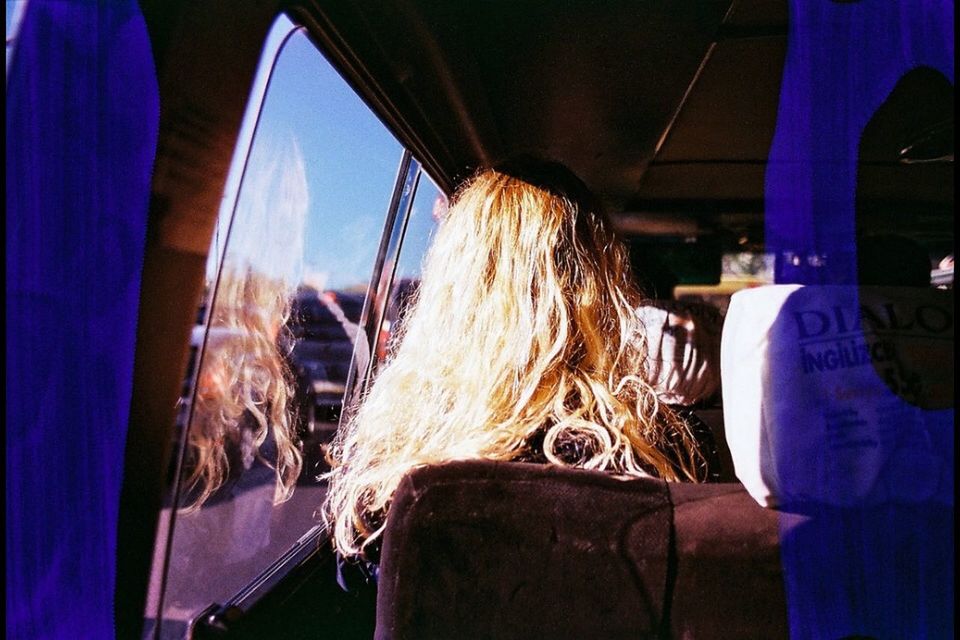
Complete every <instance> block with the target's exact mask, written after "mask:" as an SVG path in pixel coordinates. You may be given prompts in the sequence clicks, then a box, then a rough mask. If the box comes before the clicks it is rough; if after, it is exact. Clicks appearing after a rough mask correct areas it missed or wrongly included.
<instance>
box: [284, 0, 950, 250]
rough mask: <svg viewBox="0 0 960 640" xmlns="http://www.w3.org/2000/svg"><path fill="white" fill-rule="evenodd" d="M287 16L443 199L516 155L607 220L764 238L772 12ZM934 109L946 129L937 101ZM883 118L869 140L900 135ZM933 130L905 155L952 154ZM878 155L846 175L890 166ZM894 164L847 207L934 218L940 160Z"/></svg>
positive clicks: (643, 4) (436, 6) (778, 32)
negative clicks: (585, 193)
mask: <svg viewBox="0 0 960 640" xmlns="http://www.w3.org/2000/svg"><path fill="white" fill-rule="evenodd" d="M291 11H292V12H293V13H294V14H295V15H296V17H297V18H298V19H299V20H301V21H302V22H303V23H304V24H305V25H307V26H308V28H309V29H310V30H311V31H312V33H313V34H314V36H315V37H316V39H317V41H318V42H319V43H320V45H321V46H322V48H323V49H324V50H325V51H327V53H328V55H329V56H330V57H331V58H332V59H333V61H334V62H335V64H336V65H337V66H338V67H339V68H341V69H342V70H343V72H344V74H345V77H346V78H347V80H348V81H349V82H351V83H352V84H353V85H354V87H355V88H356V89H357V90H358V92H359V93H360V94H361V95H362V96H364V98H365V99H366V100H367V101H368V102H369V103H370V104H371V105H372V106H373V108H374V109H375V110H376V111H377V112H378V113H380V114H381V115H382V117H383V118H384V120H385V121H386V123H387V124H388V126H390V127H391V128H392V129H393V130H394V131H395V132H396V133H397V135H398V136H399V137H400V138H401V140H402V141H403V142H404V144H406V145H407V146H408V147H409V148H410V149H411V150H412V151H413V152H414V154H415V155H416V156H417V157H418V158H420V159H421V160H422V161H423V162H424V164H425V166H426V167H427V169H428V170H429V171H430V173H431V174H433V175H434V177H435V178H437V179H438V181H439V182H440V184H441V185H442V186H443V187H444V188H446V189H448V190H450V189H453V188H455V187H456V186H457V184H458V183H459V182H460V181H461V180H463V179H464V178H466V177H467V176H469V175H470V173H472V171H473V170H474V169H476V168H477V167H479V166H482V165H486V164H490V163H492V162H495V161H497V160H498V159H502V158H506V157H509V156H511V155H516V154H521V153H526V154H533V155H539V156H545V157H548V158H552V159H554V160H558V161H561V162H563V163H565V164H567V165H568V166H570V167H571V168H572V169H573V170H574V171H575V172H576V173H578V174H579V175H580V176H581V177H583V178H584V180H585V181H586V182H587V183H588V185H589V186H590V187H591V188H592V189H593V190H594V191H596V192H597V193H598V195H599V196H600V197H601V199H602V200H603V201H604V202H605V203H606V204H607V206H608V207H609V209H610V210H611V211H614V212H626V213H627V214H628V215H629V214H630V213H631V212H633V213H637V214H645V215H649V214H651V213H657V212H661V213H670V212H672V213H674V214H677V215H680V214H684V215H687V216H688V217H690V216H692V218H693V219H694V220H695V221H696V223H697V224H698V225H700V228H701V229H702V230H703V232H705V233H710V232H711V229H722V230H724V231H726V232H727V234H728V235H730V234H741V233H743V234H746V235H749V236H750V237H753V236H756V235H757V233H758V232H757V231H756V230H757V229H761V230H762V228H763V193H764V176H765V168H766V159H767V155H768V152H769V149H770V145H771V142H772V138H773V133H774V130H775V126H776V117H777V108H778V102H779V94H780V82H781V77H782V73H783V65H784V61H785V57H786V51H787V46H786V43H787V38H788V19H789V5H788V3H787V1H786V0H617V1H613V0H611V1H607V2H602V3H599V2H595V1H588V0H579V1H571V2H552V1H547V0H543V1H530V2H517V1H515V0H484V1H476V2H471V3H462V2H450V1H447V0H393V1H390V2H378V3H370V4H362V3H353V2H341V1H339V0H304V1H299V0H294V1H293V2H292V3H291ZM908 88H909V87H908ZM934 88H935V89H937V90H938V91H939V90H940V89H942V87H940V88H938V87H934ZM907 93H909V92H907ZM940 93H944V92H943V91H940ZM937 95H939V94H937ZM907 104H908V105H910V104H912V103H910V102H909V101H908V102H907ZM937 104H938V105H942V104H947V107H946V108H947V109H948V110H950V111H951V113H952V108H953V98H952V88H951V93H950V96H949V100H948V101H946V102H944V101H937ZM894 108H898V107H896V105H894ZM937 108H938V109H939V108H940V107H939V106H937ZM894 110H896V109H894ZM921 111H922V109H921ZM938 113H939V112H938ZM886 120H887V119H884V121H883V122H880V123H879V124H878V125H877V126H878V127H880V128H881V129H882V130H883V131H888V130H894V129H896V128H897V127H898V126H899V124H898V122H899V121H898V120H897V119H896V118H894V119H890V122H893V124H890V123H886ZM927 120H930V118H927ZM924 122H925V123H926V121H924ZM927 124H929V123H927ZM948 125H949V126H947V125H943V126H940V125H937V126H939V127H940V128H939V129H936V130H935V131H934V134H933V137H931V136H929V135H927V134H926V133H924V132H923V131H921V132H920V133H921V134H923V135H927V138H930V140H932V142H930V140H927V138H923V137H920V138H917V140H918V141H919V142H920V143H922V145H920V146H923V148H921V149H920V151H922V152H925V153H926V152H927V151H926V147H930V146H931V145H935V144H940V143H942V142H943V140H946V136H947V135H948V134H949V137H951V138H952V120H950V122H949V123H948ZM891 127H892V129H891ZM924 131H925V130H924ZM918 135H920V134H918ZM937 136H939V137H937ZM888 137H889V136H881V138H883V139H884V140H886V139H887V138H888ZM941 138H942V139H943V140H941ZM898 139H899V138H898ZM911 140H912V139H911ZM884 144H886V143H883V144H881V147H882V148H880V147H877V148H876V149H874V147H875V146H876V145H874V144H873V143H872V142H871V143H869V144H868V147H869V148H867V149H864V152H865V153H864V156H863V158H862V159H863V160H864V161H865V162H866V163H867V164H871V162H872V161H873V159H874V156H876V158H877V159H878V160H879V159H880V157H881V156H882V157H883V159H882V160H881V163H889V162H891V158H890V157H889V156H890V155H891V154H890V150H889V149H887V147H888V146H889V145H886V146H883V145H884ZM924 145H925V146H924ZM941 146H942V144H941ZM918 148H920V147H918ZM951 153H952V146H951ZM900 166H901V168H900V169H893V168H877V169H864V170H863V171H862V173H861V176H862V177H863V178H864V179H863V180H861V183H860V193H859V195H858V199H859V201H860V202H861V204H862V208H864V210H866V209H869V210H870V211H875V212H876V213H875V215H877V216H881V215H887V216H890V215H892V214H888V213H886V212H885V211H884V209H883V206H879V205H876V202H879V203H880V205H883V203H884V202H887V203H890V202H894V201H901V200H904V199H921V200H924V201H926V202H930V203H935V204H938V206H940V209H941V210H940V213H938V214H936V215H937V216H939V218H938V219H941V220H942V219H947V220H949V216H944V215H943V211H942V209H943V207H952V202H953V200H952V184H953V180H952V161H951V164H950V165H949V169H943V170H942V171H938V170H937V169H930V168H929V165H925V166H927V168H926V169H922V168H921V169H917V168H912V169H911V168H907V169H903V168H902V165H900ZM945 172H946V173H949V179H948V180H946V179H944V178H943V176H942V175H941V174H944V173H945ZM945 185H947V186H949V187H950V193H949V194H947V193H946V191H945ZM871 215H873V214H871ZM619 219H621V220H622V219H624V218H623V216H619ZM878 219H879V218H878ZM918 220H919V218H918ZM941 224H943V223H941Z"/></svg>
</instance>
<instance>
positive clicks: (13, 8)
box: [5, 0, 27, 71]
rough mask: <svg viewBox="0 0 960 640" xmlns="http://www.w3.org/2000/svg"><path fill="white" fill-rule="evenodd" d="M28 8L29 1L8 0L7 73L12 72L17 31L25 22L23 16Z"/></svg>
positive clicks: (6, 19) (6, 20)
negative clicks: (11, 65)
mask: <svg viewBox="0 0 960 640" xmlns="http://www.w3.org/2000/svg"><path fill="white" fill-rule="evenodd" d="M26 8H27V0H7V9H6V18H5V22H6V32H7V36H6V37H7V54H6V57H7V63H6V64H7V71H9V70H10V57H11V55H12V54H13V46H14V43H15V42H16V39H17V31H18V30H19V28H20V23H21V22H22V21H23V14H24V11H25V10H26Z"/></svg>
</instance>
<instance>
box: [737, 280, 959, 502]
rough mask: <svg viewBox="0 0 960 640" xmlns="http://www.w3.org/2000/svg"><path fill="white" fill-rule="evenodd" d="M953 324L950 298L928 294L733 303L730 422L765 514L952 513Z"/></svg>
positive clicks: (879, 292)
mask: <svg viewBox="0 0 960 640" xmlns="http://www.w3.org/2000/svg"><path fill="white" fill-rule="evenodd" d="M953 315H954V314H953V292H952V291H945V290H939V289H932V288H931V289H925V288H893V287H890V288H887V287H884V288H880V287H875V288H870V287H864V288H857V287H841V286H808V287H803V286H799V285H777V286H768V287H761V288H757V289H749V290H744V291H740V292H738V293H736V294H734V296H733V297H732V299H731V301H730V306H729V308H728V310H727V315H726V320H725V325H724V330H723V339H722V348H721V374H722V376H723V409H724V423H725V431H726V437H727V443H728V445H729V447H730V452H731V454H732V456H733V460H734V464H735V467H736V473H737V477H738V478H739V479H740V481H741V482H743V484H744V486H745V487H746V488H747V490H748V491H749V492H750V494H751V495H752V496H753V497H754V498H755V499H756V500H757V502H759V503H760V504H761V505H764V506H772V507H777V506H790V505H802V504H803V503H807V502H814V503H820V504H829V505H835V506H849V505H859V504H876V503H880V502H885V501H921V500H928V499H934V500H938V501H942V502H945V503H949V504H952V503H953ZM858 319H859V320H858Z"/></svg>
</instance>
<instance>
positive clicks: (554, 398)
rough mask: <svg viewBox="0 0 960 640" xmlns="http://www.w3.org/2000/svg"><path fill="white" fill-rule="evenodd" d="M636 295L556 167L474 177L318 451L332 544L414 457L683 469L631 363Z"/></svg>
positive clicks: (356, 524) (669, 423)
mask: <svg viewBox="0 0 960 640" xmlns="http://www.w3.org/2000/svg"><path fill="white" fill-rule="evenodd" d="M639 303H640V294H639V292H638V291H637V289H636V288H635V286H634V285H633V284H632V276H631V274H630V269H629V261H628V258H627V254H626V250H625V249H624V247H623V245H622V244H620V243H619V242H618V241H617V240H616V239H615V237H614V236H613V234H612V232H611V230H610V228H609V225H608V223H607V222H606V220H605V218H604V217H603V214H602V213H601V212H600V211H599V209H598V208H597V206H596V205H595V203H594V200H593V198H592V197H591V196H590V194H589V191H588V190H587V189H586V187H585V186H583V183H582V182H580V181H579V180H578V179H577V178H576V177H575V176H573V174H572V173H570V172H569V171H568V170H567V169H565V168H563V167H562V166H559V165H555V164H550V163H536V162H533V161H529V160H524V161H522V162H514V163H509V164H506V165H503V166H502V167H499V168H497V169H492V170H487V171H484V172H481V173H479V174H478V175H476V176H475V177H474V178H473V179H472V180H470V181H469V182H468V183H467V184H466V185H465V186H464V187H463V188H462V189H461V190H460V192H459V194H458V195H457V196H456V197H455V199H454V201H453V203H452V205H451V207H450V209H449V210H448V213H447V215H446V217H445V218H444V220H443V221H442V223H441V226H440V229H439V230H438V232H437V236H436V238H435V240H434V244H433V246H432V247H431V249H430V251H429V252H428V254H427V257H426V260H425V264H424V270H423V279H422V282H421V286H420V288H419V291H418V293H417V299H416V300H414V301H413V303H412V307H411V309H410V311H409V312H408V314H407V317H406V318H405V320H404V323H403V327H402V329H401V331H402V334H401V335H400V336H398V337H397V340H398V342H397V343H396V344H397V348H396V351H395V354H394V356H393V359H392V360H391V361H390V362H388V363H387V364H386V366H384V367H383V368H382V369H381V371H380V373H379V374H378V377H377V379H376V381H375V382H374V384H373V386H372V388H371V389H370V391H369V393H368V394H367V395H366V397H365V398H364V399H363V401H362V403H361V404H360V406H359V407H358V408H357V410H356V411H355V412H354V414H353V415H352V417H351V419H350V420H349V421H348V422H347V423H346V424H345V425H344V428H343V429H342V430H341V433H340V434H339V436H338V438H337V440H336V441H335V442H334V445H333V446H332V448H331V458H332V460H331V462H332V464H333V470H332V472H331V473H330V475H329V480H330V486H329V489H328V498H327V502H326V505H325V515H326V517H327V519H328V521H329V522H331V524H332V525H333V530H334V536H335V543H336V545H337V547H338V549H339V550H340V551H341V552H342V553H345V554H347V555H352V554H357V553H359V552H360V551H361V549H362V546H363V545H364V544H367V543H368V542H369V541H371V540H373V539H375V538H376V537H377V536H378V535H379V534H380V532H381V530H382V524H383V522H382V516H383V514H384V512H385V510H386V508H387V506H388V504H389V501H390V497H391V496H392V494H393V490H394V489H395V488H396V486H397V484H398V482H399V481H400V479H401V477H402V476H403V474H404V473H406V471H408V470H409V469H410V468H411V467H413V466H416V465H422V464H430V463H437V462H442V461H446V460H452V459H467V458H487V459H494V460H515V459H532V460H543V461H547V462H551V463H554V464H560V465H567V466H577V467H583V468H591V469H605V470H611V471H616V472H621V473H630V474H635V475H641V474H645V473H648V472H650V473H654V474H657V475H660V476H663V477H667V478H676V477H677V476H678V475H680V474H685V475H688V476H691V477H692V476H693V475H694V474H695V470H694V467H695V463H694V459H693V456H694V453H693V451H694V447H693V445H692V443H691V441H690V438H689V434H688V431H687V430H686V429H685V428H684V426H683V425H682V423H680V422H679V421H678V420H677V419H675V418H674V417H673V416H672V414H670V413H669V412H666V411H664V410H663V409H662V408H661V407H659V405H658V402H657V397H656V393H655V392H654V391H653V389H652V387H651V386H650V385H649V384H648V383H647V382H646V381H645V380H643V379H641V378H640V377H638V375H637V374H639V373H640V372H642V371H643V370H644V369H643V363H642V359H643V357H644V351H645V344H644V340H643V335H642V325H640V323H639V322H638V319H637V315H636V313H635V309H636V308H637V306H638V305H639ZM671 443H673V445H671ZM677 443H680V444H679V445H678V444H677ZM672 446H674V447H676V448H677V449H678V453H679V454H680V455H679V456H677V458H676V459H674V461H671V458H669V457H668V456H666V455H664V453H663V451H664V450H665V449H670V448H671V447H672ZM677 459H678V460H679V463H678V462H677V461H676V460H677ZM678 464H679V469H678Z"/></svg>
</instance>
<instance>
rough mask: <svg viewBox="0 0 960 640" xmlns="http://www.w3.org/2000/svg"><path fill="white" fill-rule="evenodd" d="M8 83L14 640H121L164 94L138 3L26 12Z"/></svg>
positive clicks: (66, 5)
mask: <svg viewBox="0 0 960 640" xmlns="http://www.w3.org/2000/svg"><path fill="white" fill-rule="evenodd" d="M15 47H16V48H15V51H14V53H13V56H14V57H13V60H12V63H11V67H10V71H9V75H8V78H7V112H6V117H7V129H6V134H7V135H6V139H7V143H6V144H7V169H6V171H7V174H6V178H7V186H6V189H7V192H6V193H7V195H6V198H7V215H6V232H7V237H6V251H7V254H6V268H7V271H6V286H7V292H6V321H7V324H6V326H7V372H6V373H7V388H6V391H7V398H6V399H7V402H6V424H7V433H6V465H7V467H6V517H7V521H6V540H7V556H6V558H7V567H6V578H7V583H6V593H7V596H6V600H7V636H8V637H10V638H72V639H75V638H98V639H102V638H110V637H113V635H114V630H113V591H114V580H115V575H116V571H115V569H116V534H117V531H116V529H117V515H118V505H119V497H120V487H121V481H122V469H123V455H124V445H125V440H126V430H127V418H128V412H129V408H130V394H131V384H132V382H131V381H132V373H133V354H134V344H135V334H136V320H137V307H138V300H139V294H140V274H141V267H142V261H143V250H144V241H145V235H146V221H147V207H148V200H149V193H150V179H151V169H152V165H153V159H154V154H155V151H156V142H157V130H158V121H159V94H158V87H157V81H156V75H155V70H154V66H153V58H152V54H151V50H150V43H149V40H148V37H147V30H146V25H145V23H144V20H143V17H142V15H141V14H140V10H139V8H138V6H137V4H136V2H131V1H126V2H121V1H116V2H102V3H96V2H79V1H78V2H42V1H36V0H35V1H33V2H30V4H29V5H28V8H27V11H26V15H25V16H24V20H23V23H22V26H21V29H20V33H19V37H18V39H17V42H16V45H15Z"/></svg>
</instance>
